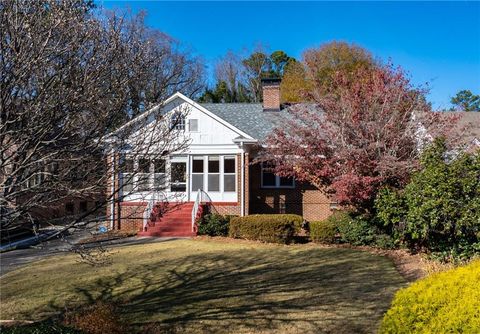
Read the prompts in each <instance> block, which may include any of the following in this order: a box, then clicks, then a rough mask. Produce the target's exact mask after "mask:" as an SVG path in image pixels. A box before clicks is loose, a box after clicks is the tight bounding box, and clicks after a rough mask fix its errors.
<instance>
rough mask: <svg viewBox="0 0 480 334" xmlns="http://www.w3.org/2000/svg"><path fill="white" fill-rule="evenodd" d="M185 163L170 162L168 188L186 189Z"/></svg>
mask: <svg viewBox="0 0 480 334" xmlns="http://www.w3.org/2000/svg"><path fill="white" fill-rule="evenodd" d="M186 171H187V164H186V163H185V162H172V165H171V171H170V182H171V185H170V190H171V191H182V192H183V191H186V190H187V184H186V180H187V174H186Z"/></svg>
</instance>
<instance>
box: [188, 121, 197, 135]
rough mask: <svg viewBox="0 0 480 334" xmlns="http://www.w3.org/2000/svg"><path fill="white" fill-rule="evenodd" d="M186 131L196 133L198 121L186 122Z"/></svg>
mask: <svg viewBox="0 0 480 334" xmlns="http://www.w3.org/2000/svg"><path fill="white" fill-rule="evenodd" d="M188 131H190V132H195V131H198V119H191V120H189V121H188Z"/></svg>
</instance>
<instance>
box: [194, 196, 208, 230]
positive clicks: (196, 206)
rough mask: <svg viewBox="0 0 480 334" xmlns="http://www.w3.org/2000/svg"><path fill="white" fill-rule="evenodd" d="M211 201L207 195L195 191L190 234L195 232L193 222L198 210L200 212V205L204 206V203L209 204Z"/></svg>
mask: <svg viewBox="0 0 480 334" xmlns="http://www.w3.org/2000/svg"><path fill="white" fill-rule="evenodd" d="M211 202H212V200H211V198H210V196H208V194H207V193H206V192H205V191H203V190H201V189H198V190H197V196H196V198H195V203H194V204H193V209H192V232H195V220H196V219H197V215H198V210H200V205H202V204H205V203H210V204H211Z"/></svg>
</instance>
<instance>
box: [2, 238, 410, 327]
mask: <svg viewBox="0 0 480 334" xmlns="http://www.w3.org/2000/svg"><path fill="white" fill-rule="evenodd" d="M111 261H112V264H110V265H108V266H105V267H91V266H89V265H87V264H85V263H79V262H78V257H76V256H75V255H66V256H58V257H52V258H48V259H45V260H43V261H41V262H37V263H35V264H33V265H28V266H26V267H23V268H21V269H19V270H16V271H13V272H11V273H8V274H6V275H5V276H3V277H2V278H1V299H2V301H1V306H0V313H1V318H2V319H11V318H15V319H28V320H37V319H42V318H46V317H49V316H51V315H52V314H58V313H60V312H62V310H64V309H65V305H67V306H69V307H71V306H72V305H81V304H84V303H92V302H93V301H95V300H98V299H102V300H106V301H115V302H118V303H120V305H121V306H120V316H121V318H122V319H124V320H126V321H127V322H128V323H130V324H132V326H133V327H134V328H136V329H137V330H139V331H141V328H144V326H152V323H160V325H159V326H160V328H163V329H168V330H169V331H170V330H171V331H177V330H178V332H190V333H191V332H199V333H222V332H228V333H277V332H283V333H372V332H375V330H376V328H377V326H378V324H379V322H380V319H381V317H382V315H383V313H384V312H385V311H386V310H387V309H388V307H389V304H390V301H391V299H392V297H393V294H394V292H395V291H396V290H397V289H398V288H400V287H402V286H404V285H405V281H404V280H403V278H402V277H401V276H400V275H399V274H398V273H397V271H396V270H395V268H394V266H393V264H392V263H391V261H390V260H388V259H386V258H384V257H380V256H376V255H372V254H369V253H367V252H361V251H355V250H350V249H335V248H321V247H317V246H315V245H294V246H281V245H265V244H258V243H248V242H231V243H230V242H225V241H220V240H213V241H209V240H176V241H167V242H159V243H153V244H145V245H135V246H128V247H122V248H115V249H114V253H113V255H112V257H111Z"/></svg>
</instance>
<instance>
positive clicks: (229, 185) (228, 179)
mask: <svg viewBox="0 0 480 334" xmlns="http://www.w3.org/2000/svg"><path fill="white" fill-rule="evenodd" d="M223 190H224V191H235V175H224V176H223Z"/></svg>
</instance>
